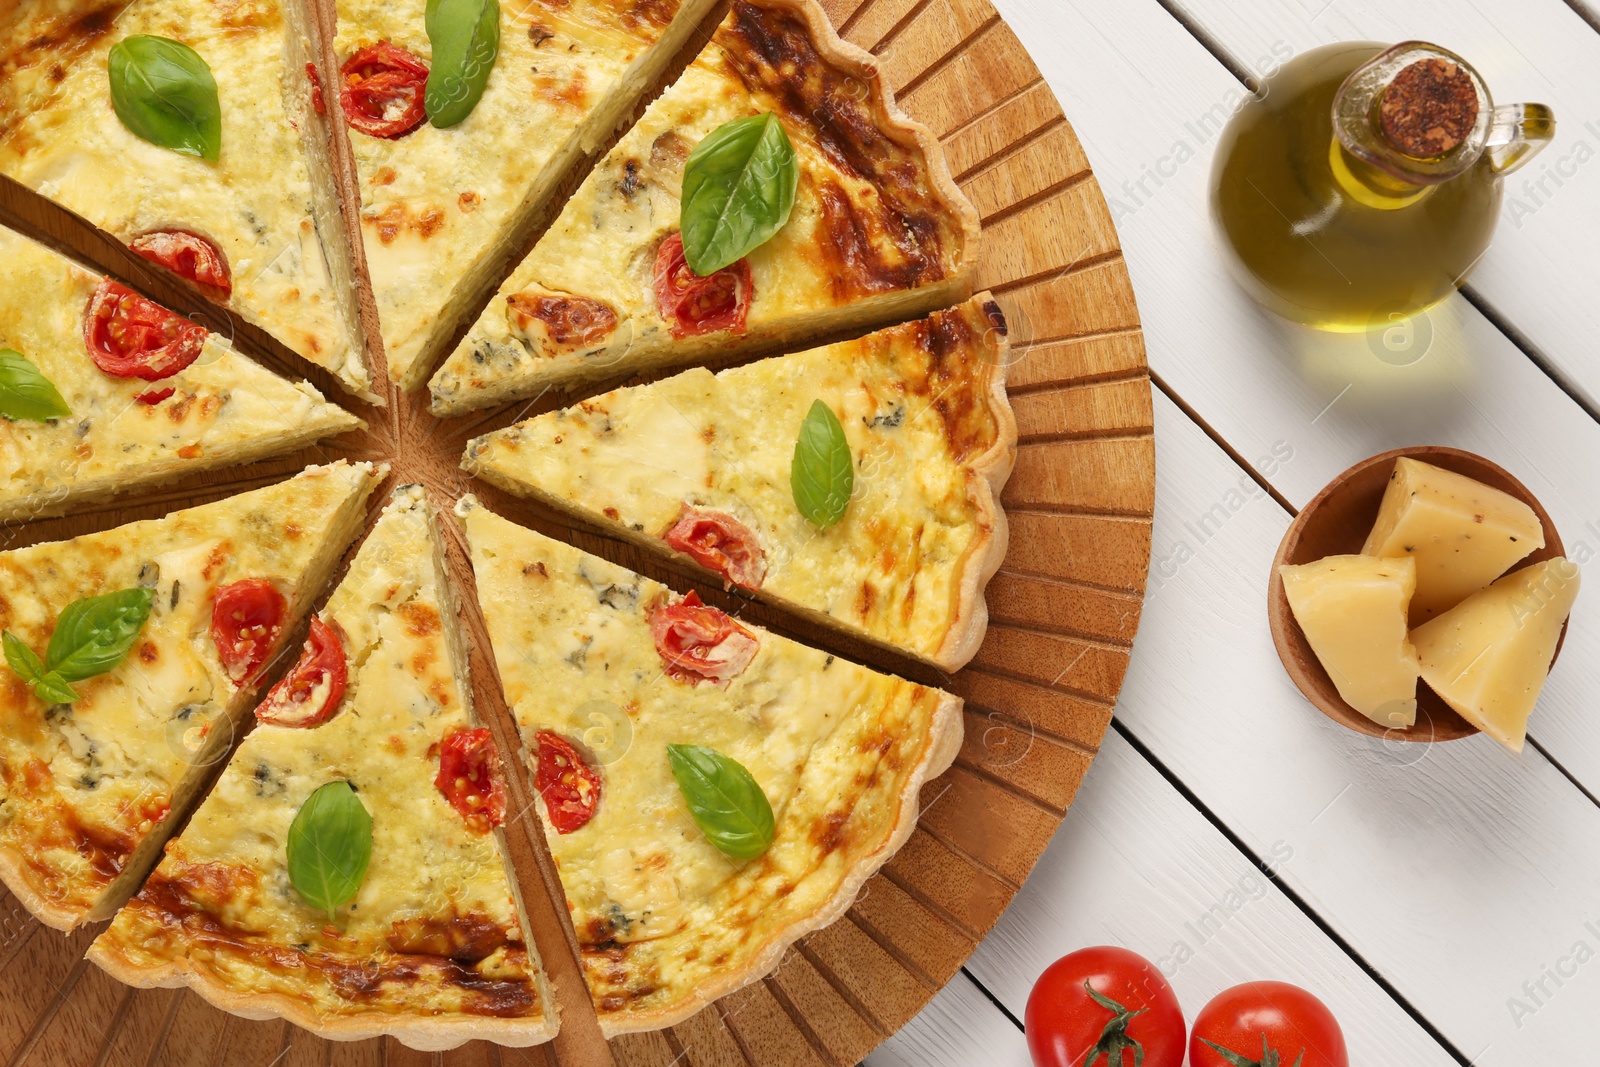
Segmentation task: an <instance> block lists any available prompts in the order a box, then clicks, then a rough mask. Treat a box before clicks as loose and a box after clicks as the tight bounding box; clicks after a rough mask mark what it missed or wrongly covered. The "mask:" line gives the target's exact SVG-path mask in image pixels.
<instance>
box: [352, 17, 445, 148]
mask: <svg viewBox="0 0 1600 1067" xmlns="http://www.w3.org/2000/svg"><path fill="white" fill-rule="evenodd" d="M339 77H340V79H341V83H342V84H341V85H340V88H339V103H341V104H343V105H344V120H345V122H347V123H349V124H350V128H351V129H353V130H359V131H360V132H362V133H365V134H369V135H370V136H373V137H388V138H395V137H404V136H405V135H406V134H408V133H410V132H411V131H412V130H414V129H416V128H417V127H418V126H420V125H422V120H423V119H425V118H427V117H428V113H427V109H426V108H425V107H424V105H423V93H424V92H425V91H426V90H427V88H428V67H427V64H425V63H423V62H422V60H420V59H418V58H417V57H416V56H414V55H412V54H411V53H410V52H407V51H406V50H405V49H404V48H400V47H398V46H397V45H392V44H390V43H389V42H388V41H379V42H378V43H377V44H374V45H368V46H367V47H366V48H363V49H361V51H359V52H357V53H356V54H355V55H353V56H351V57H350V58H349V59H347V60H345V61H344V66H342V67H340V68H339Z"/></svg>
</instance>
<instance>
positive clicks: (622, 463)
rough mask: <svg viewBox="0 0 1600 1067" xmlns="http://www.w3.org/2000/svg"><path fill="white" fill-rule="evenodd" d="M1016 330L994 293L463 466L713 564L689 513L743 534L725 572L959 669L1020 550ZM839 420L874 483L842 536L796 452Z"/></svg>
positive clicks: (630, 395)
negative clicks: (822, 425)
mask: <svg viewBox="0 0 1600 1067" xmlns="http://www.w3.org/2000/svg"><path fill="white" fill-rule="evenodd" d="M1006 353H1007V348H1006V340H1005V333H1004V320H1003V319H1002V318H1001V317H1000V310H999V308H998V307H997V306H996V305H995V304H994V303H993V301H990V300H988V299H987V294H980V295H979V296H976V297H973V298H972V300H970V301H968V302H967V303H965V304H963V305H961V306H959V307H955V308H951V309H949V310H947V311H941V312H938V313H936V314H934V315H933V316H931V317H930V318H928V319H924V320H921V321H918V322H912V323H907V324H905V325H902V326H896V327H893V328H891V329H887V330H882V331H879V332H878V333H875V334H872V335H870V336H868V337H864V338H861V339H859V340H856V341H846V342H843V343H840V344H836V345H829V346H827V347H825V348H815V349H812V350H811V351H809V352H797V353H794V354H792V355H787V356H776V357H773V358H772V359H765V360H761V361H759V362H757V363H751V364H748V365H746V366H743V367H735V368H733V369H731V370H725V371H723V372H721V373H720V374H715V375H714V374H712V373H711V372H710V371H707V370H705V369H703V368H700V369H696V370H691V371H686V372H685V373H683V374H680V375H677V376H676V377H673V378H668V379H665V380H663V381H659V382H652V383H650V384H648V385H642V386H637V387H633V388H627V389H618V390H615V391H613V392H611V393H606V394H604V395H601V396H596V397H591V398H590V399H588V400H585V401H584V402H583V403H581V404H579V405H577V406H575V407H571V408H564V409H561V410H558V411H552V412H548V413H546V414H544V415H539V416H536V417H534V418H532V419H528V420H527V421H525V422H522V423H519V424H517V425H516V426H512V427H508V428H506V429H504V430H499V431H496V432H494V433H491V434H488V435H487V436H485V437H481V438H478V439H477V440H475V441H473V442H472V443H471V444H469V445H468V447H467V454H466V458H465V459H464V460H463V463H462V466H463V467H465V468H466V469H467V470H468V471H471V472H472V473H474V474H477V475H480V476H482V477H484V478H486V479H487V480H489V481H491V482H494V483H495V484H496V485H499V486H502V487H504V488H506V489H508V490H510V491H511V492H514V493H520V494H523V495H531V496H534V497H537V498H538V499H540V500H544V501H547V502H549V503H551V504H554V505H556V506H557V507H563V508H566V509H568V510H571V511H575V512H577V513H578V514H580V515H581V516H582V517H583V518H584V519H586V520H588V521H590V522H594V523H600V524H605V525H607V526H610V527H612V528H613V529H615V530H616V531H617V532H618V533H620V534H621V535H622V536H625V537H629V538H631V539H633V540H635V541H637V542H639V543H640V544H642V545H644V546H645V547H647V548H650V549H652V550H654V551H658V552H671V551H673V550H674V548H678V549H680V550H683V551H686V552H688V553H689V555H690V556H691V557H692V558H694V559H696V560H697V561H698V562H700V563H702V564H704V565H706V566H711V567H714V568H715V567H716V566H717V562H718V560H717V558H716V555H715V553H705V552H701V553H700V554H698V555H696V546H695V544H694V543H693V539H692V538H690V539H688V540H685V539H684V538H682V537H680V536H679V534H680V533H681V532H682V530H683V529H684V516H685V515H693V516H696V517H697V518H698V519H700V520H703V521H705V522H706V523H708V524H714V523H720V524H722V526H723V527H724V530H723V533H722V536H723V537H724V538H725V539H731V538H733V537H735V536H739V537H742V538H743V539H744V542H745V544H744V550H743V553H742V558H743V561H744V564H745V565H743V566H732V565H731V562H732V561H731V560H730V561H729V563H730V565H727V566H723V567H721V568H720V569H719V570H718V576H719V578H721V579H723V580H727V581H732V582H736V583H738V584H741V585H743V586H745V587H746V588H749V589H752V590H753V591H754V592H756V593H757V594H758V595H760V596H762V597H763V598H766V599H769V600H772V601H773V602H775V603H780V604H782V605H784V606H785V607H786V608H789V609H791V610H795V609H797V610H799V611H802V612H804V613H806V614H807V615H808V616H810V617H811V618H812V619H814V620H815V621H817V622H819V623H822V624H823V625H828V626H834V627H839V628H842V629H845V630H848V631H849V632H851V633H852V634H854V635H856V636H861V637H866V638H868V639H869V640H873V641H876V642H878V643H879V644H882V645H886V646H888V647H891V648H896V649H900V650H903V651H907V652H910V653H911V654H912V655H915V656H919V657H921V658H923V659H925V660H928V661H930V662H932V663H934V664H936V665H938V666H939V667H942V668H944V669H945V670H956V669H957V668H959V667H961V666H962V665H963V664H964V663H966V662H967V660H969V659H970V658H971V657H972V655H973V654H974V653H975V652H976V651H977V649H978V645H979V643H980V642H981V641H982V639H983V634H984V629H985V626H986V625H987V622H988V613H987V611H986V610H985V607H984V600H983V591H984V584H985V583H986V582H987V581H988V579H989V576H990V575H991V574H993V573H994V569H995V567H996V566H997V565H998V564H999V561H1000V558H1001V556H1003V555H1004V553H1005V544H1006V527H1005V515H1004V513H1002V512H1001V511H1000V508H999V505H998V497H999V493H1000V487H1001V486H1002V485H1003V484H1004V483H1005V479H1006V476H1007V475H1008V474H1009V473H1010V470H1011V461H1012V459H1013V457H1014V455H1015V450H1016V432H1017V431H1016V423H1015V422H1014V420H1013V419H1012V415H1011V409H1010V407H1009V406H1008V404H1007V402H1006V399H1005V393H1004V384H1003V382H1004V377H1005V362H1006ZM819 401H820V402H821V403H823V404H825V405H827V407H828V408H829V409H830V410H831V411H833V412H834V413H835V414H836V417H837V418H838V420H839V422H840V424H841V427H842V429H843V431H844V439H845V442H846V444H847V446H848V448H849V451H850V456H851V464H852V467H853V469H854V470H855V472H856V473H855V476H854V488H853V494H852V497H851V499H850V501H849V504H848V506H847V507H846V508H845V510H844V513H843V516H842V517H841V518H840V519H839V521H838V522H836V523H834V524H833V525H831V526H828V527H827V528H825V529H818V528H817V527H816V526H814V525H812V524H811V522H810V521H808V520H807V519H806V518H805V517H804V516H803V515H802V514H801V512H800V510H799V508H798V507H797V506H796V504H795V493H794V488H793V485H792V481H791V472H792V467H793V462H794V452H795V441H796V438H797V435H798V434H799V431H800V427H801V426H802V424H803V423H804V422H805V421H806V418H807V413H808V412H809V411H810V409H811V408H812V406H813V405H814V404H816V403H818V402H819Z"/></svg>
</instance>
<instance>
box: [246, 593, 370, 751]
mask: <svg viewBox="0 0 1600 1067" xmlns="http://www.w3.org/2000/svg"><path fill="white" fill-rule="evenodd" d="M349 680H350V665H349V663H348V662H347V661H346V659H345V653H344V642H343V641H342V640H340V638H339V631H338V630H335V629H334V628H333V627H332V626H329V625H328V624H327V623H325V622H323V621H322V620H321V619H320V618H313V619H312V620H311V636H310V637H308V638H307V639H306V645H305V649H304V650H303V651H302V652H301V653H300V662H298V663H296V664H295V665H294V670H292V671H290V672H289V673H288V674H286V675H284V677H283V680H282V681H280V682H279V683H278V684H277V685H275V686H273V687H272V692H270V693H268V694H267V699H265V700H263V701H262V702H261V706H260V707H258V708H256V719H257V721H259V722H265V723H271V724H272V725H273V726H316V725H317V724H318V723H322V722H326V721H327V719H328V716H329V715H332V714H333V713H334V711H335V709H337V708H338V707H339V701H340V700H342V699H343V698H344V687H345V684H346V683H347V682H348V681H349Z"/></svg>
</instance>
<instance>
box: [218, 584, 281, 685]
mask: <svg viewBox="0 0 1600 1067" xmlns="http://www.w3.org/2000/svg"><path fill="white" fill-rule="evenodd" d="M287 607H288V602H287V601H285V600H284V599H283V594H282V593H280V592H278V589H277V587H276V586H274V585H273V584H272V583H271V582H269V581H267V580H266V579H265V578H245V579H243V580H242V581H237V582H234V583H233V584H232V585H225V586H223V587H222V588H220V589H218V590H217V597H216V603H215V604H214V605H213V606H212V608H211V639H212V640H213V641H215V642H216V643H217V655H218V657H220V658H221V660H222V666H223V668H224V669H226V670H227V672H228V677H229V678H232V679H233V680H234V681H235V682H239V683H243V682H247V681H249V680H250V679H251V678H254V677H255V676H256V674H257V673H259V672H260V670H261V668H262V667H263V666H264V665H265V664H266V662H267V656H268V654H270V653H271V652H272V645H273V643H274V642H275V641H276V640H277V638H278V631H279V630H280V629H282V628H283V613H284V610H285V609H286V608H287Z"/></svg>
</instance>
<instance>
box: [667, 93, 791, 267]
mask: <svg viewBox="0 0 1600 1067" xmlns="http://www.w3.org/2000/svg"><path fill="white" fill-rule="evenodd" d="M799 182H800V165H799V163H797V162H796V161H795V155H794V145H793V143H791V142H790V140H789V135H788V134H787V133H785V132H784V129H783V123H781V122H779V121H778V117H777V116H776V115H774V114H772V113H771V112H767V113H765V114H761V115H751V116H750V117H748V118H742V119H734V120H733V121H732V122H728V123H724V124H723V125H721V126H718V127H717V128H716V129H714V130H712V131H711V132H710V133H709V134H707V135H706V136H705V139H704V140H702V141H701V142H700V143H699V144H697V145H695V146H694V151H692V152H690V153H689V160H688V162H687V163H685V164H684V170H683V200H682V204H681V206H680V209H679V216H678V227H679V229H680V230H682V231H683V258H684V259H685V261H687V262H688V264H689V269H690V270H692V271H694V272H695V273H696V274H698V275H700V277H702V278H704V277H706V276H707V275H711V274H715V273H716V272H717V271H719V270H721V269H722V268H723V267H726V266H727V265H728V264H730V263H737V262H738V261H739V260H741V259H743V258H744V257H745V256H747V255H749V254H750V252H751V251H752V250H754V249H756V248H759V247H761V246H762V245H764V244H766V243H767V242H768V241H769V240H771V239H772V235H773V234H775V233H777V232H778V231H779V230H781V229H783V226H784V223H786V222H788V221H789V213H790V212H791V211H792V210H794V194H795V189H796V187H797V186H798V185H799Z"/></svg>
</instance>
